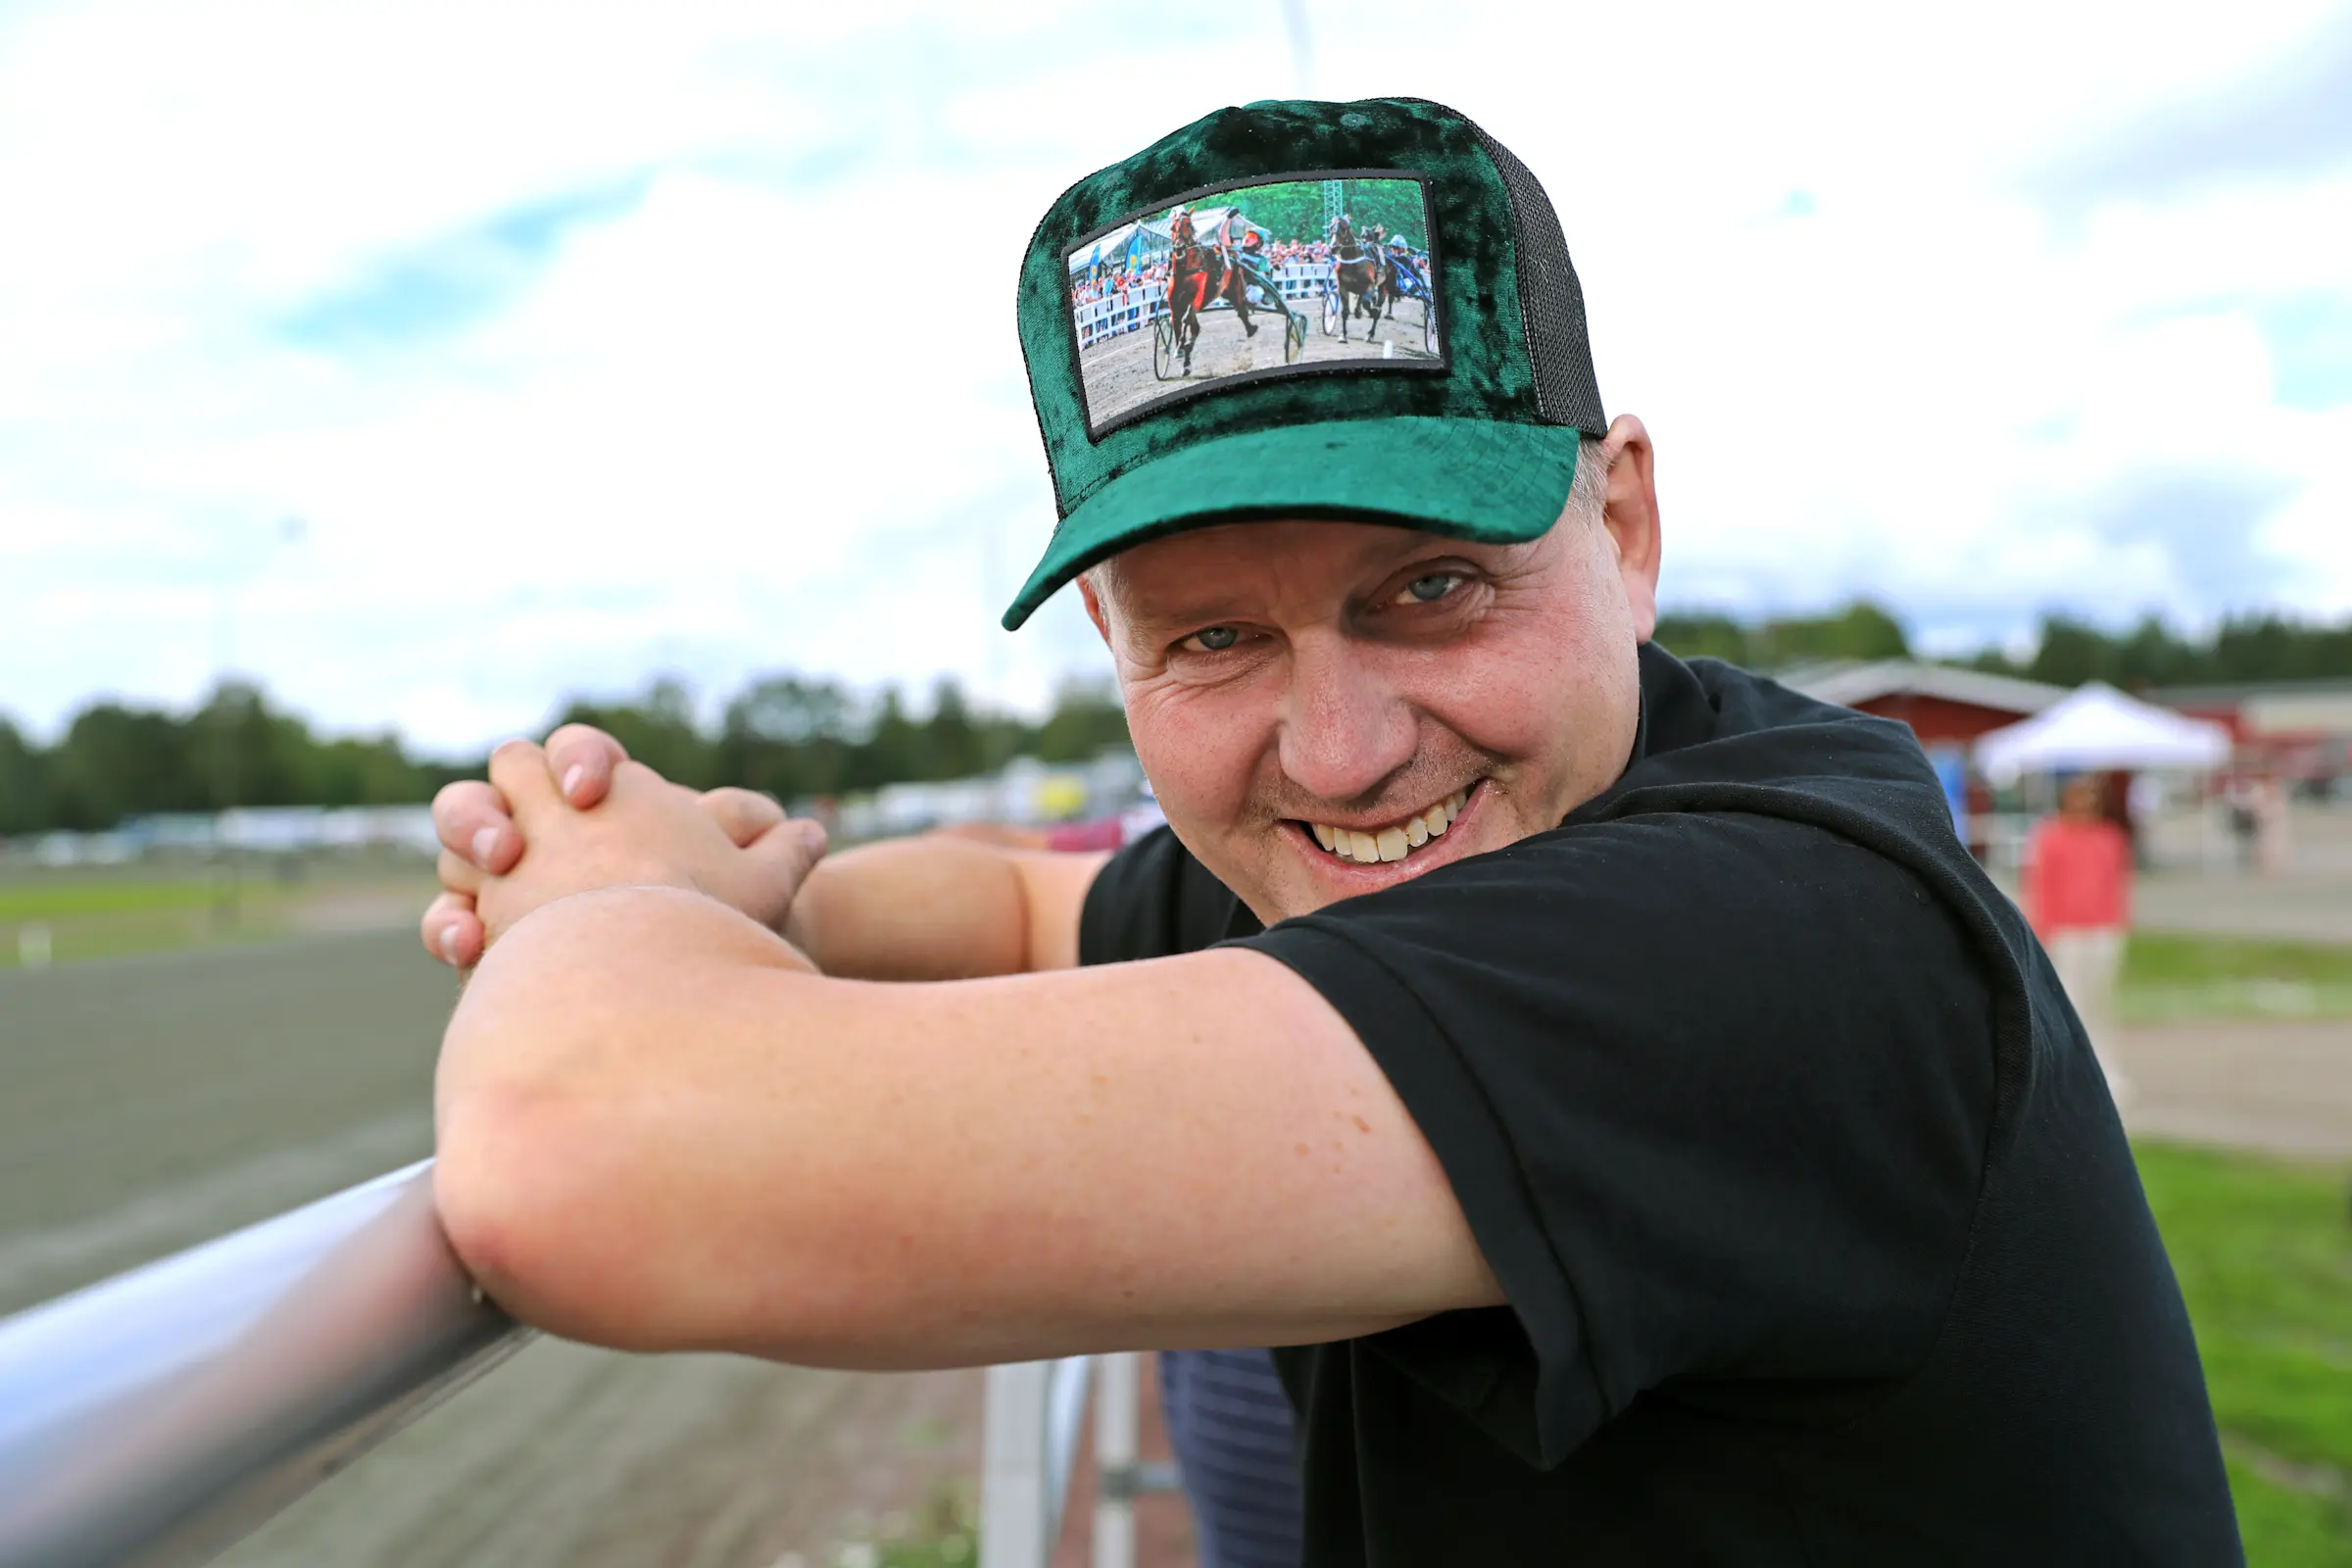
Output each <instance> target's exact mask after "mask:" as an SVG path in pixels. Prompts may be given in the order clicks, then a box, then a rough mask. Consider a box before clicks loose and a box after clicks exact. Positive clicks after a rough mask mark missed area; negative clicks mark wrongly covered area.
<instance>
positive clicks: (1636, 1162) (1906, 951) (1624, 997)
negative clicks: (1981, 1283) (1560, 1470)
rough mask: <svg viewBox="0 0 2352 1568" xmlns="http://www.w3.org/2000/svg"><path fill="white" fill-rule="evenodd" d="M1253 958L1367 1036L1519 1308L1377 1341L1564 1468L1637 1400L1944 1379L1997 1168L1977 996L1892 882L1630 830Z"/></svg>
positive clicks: (1850, 864)
mask: <svg viewBox="0 0 2352 1568" xmlns="http://www.w3.org/2000/svg"><path fill="white" fill-rule="evenodd" d="M1247 945H1248V946H1250V947H1254V948H1258V949H1260V950H1261V951H1263V952H1265V953H1267V954H1269V955H1270V956H1273V957H1275V958H1278V959H1280V960H1281V961H1282V962H1284V963H1286V964H1288V965H1289V966H1290V967H1291V968H1293V969H1294V970H1296V971H1297V972H1298V973H1299V974H1300V975H1301V976H1303V977H1304V978H1305V979H1306V980H1307V981H1308V982H1309V983H1310V984H1312V985H1313V986H1315V988H1316V989H1317V990H1318V991H1319V992H1320V993H1321V994H1322V995H1323V996H1324V998H1325V999H1327V1000H1328V1001H1329V1002H1330V1003H1331V1004H1332V1005H1333V1006H1334V1007H1336V1008H1337V1009H1338V1010H1339V1011H1340V1013H1341V1014H1342V1015H1343V1016H1344V1017H1346V1018H1347V1020H1348V1023H1349V1024H1350V1026H1351V1027H1352V1028H1353V1029H1354V1031H1355V1033H1356V1034H1357V1036H1358V1037H1359V1038H1360V1039H1361V1040H1362V1041H1363V1043H1364V1045H1365V1047H1366V1048H1367V1049H1368V1050H1369V1051H1370V1052H1371V1054H1372V1055H1373V1056H1374V1058H1375V1059H1376V1060H1377V1061H1378V1062H1379V1064H1380V1066H1381V1068H1382V1070H1383V1071H1384V1072H1385V1073H1386V1074H1387V1076H1388V1078H1389V1080H1390V1082H1391V1083H1392V1084H1393V1085H1394V1086H1395V1088H1396V1090H1397V1094H1398V1095H1399V1097H1400V1098H1401V1099H1402V1100H1403V1102H1404V1103H1405V1105H1406V1107H1407V1109H1408V1110H1409V1111H1410V1112H1411V1114H1412V1115H1413V1117H1414V1119H1415V1121H1416V1123H1417V1124H1418V1125H1419V1127H1420V1129H1421V1131H1422V1133H1423V1135H1424V1136H1425V1137H1427V1138H1428V1140H1429V1142H1430V1145H1431V1147H1432V1148H1433V1149H1434V1150H1435V1152H1437V1155H1438V1157H1439V1159H1440V1161H1441V1162H1442V1164H1443V1165H1444V1166H1445V1169H1446V1174H1447V1177H1448V1179H1449V1180H1450V1182H1451V1183H1452V1186H1453V1189H1454V1193H1455V1196H1456V1198H1457V1199H1458V1200H1459V1201H1460V1202H1461V1205H1462V1208H1463V1211H1464V1213H1465V1215H1466V1216H1467V1218H1468V1220H1469V1223H1470V1226H1471V1229H1472V1231H1473V1233H1474V1234H1475V1236H1476V1237H1477V1240H1478V1242H1479V1245H1480V1247H1481V1249H1482V1250H1483V1251H1484V1252H1485V1254H1486V1257H1487V1260H1488V1263H1489V1265H1490V1266H1491V1267H1492V1268H1493V1269H1494V1270H1495V1276H1496V1278H1497V1280H1498V1281H1499V1282H1500V1284H1501V1286H1502V1288H1503V1291H1504V1294H1505V1296H1506V1297H1507V1299H1508V1300H1509V1303H1510V1308H1511V1310H1510V1311H1509V1312H1507V1313H1504V1312H1482V1313H1456V1314H1446V1315H1445V1316H1443V1317H1441V1318H1436V1319H1431V1320H1429V1321H1427V1322H1425V1323H1421V1324H1415V1325H1411V1326H1409V1327H1407V1328H1405V1329H1402V1330H1398V1331H1396V1333H1394V1334H1392V1335H1386V1336H1379V1337H1376V1339H1375V1341H1374V1342H1372V1343H1373V1345H1374V1348H1376V1349H1378V1350H1379V1351H1380V1352H1381V1353H1383V1354H1385V1355H1387V1356H1389V1357H1390V1358H1392V1359H1394V1360H1396V1361H1397V1362H1399V1363H1400V1364H1401V1365H1402V1367H1403V1370H1405V1371H1406V1372H1407V1373H1409V1374H1411V1375H1413V1376H1414V1377H1415V1378H1416V1379H1417V1380H1418V1381H1420V1382H1421V1383H1422V1384H1423V1385H1424V1386H1426V1387H1428V1388H1430V1389H1431V1390H1433V1391H1434V1392H1436V1393H1437V1394H1439V1395H1440V1396H1441V1397H1446V1398H1447V1399H1448V1400H1449V1401H1450V1402H1452V1403H1454V1404H1455V1405H1456V1406H1457V1407H1459V1408H1462V1409H1463V1410H1464V1411H1465V1412H1466V1413H1467V1414H1469V1415H1470V1416H1471V1417H1472V1418H1473V1419H1474V1420H1476V1421H1477V1422H1479V1424H1481V1425H1483V1426H1485V1427H1486V1428H1487V1429H1488V1430H1489V1431H1490V1432H1491V1433H1492V1434H1493V1435H1494V1436H1495V1437H1496V1438H1498V1439H1499V1440H1501V1441H1502V1442H1504V1443H1505V1444H1506V1445H1507V1446H1510V1447H1512V1448H1513V1449H1515V1450H1517V1451H1519V1452H1520V1453H1522V1454H1523V1455H1524V1456H1526V1457H1528V1458H1529V1459H1531V1460H1533V1461H1536V1462H1539V1463H1544V1464H1554V1463H1557V1462H1559V1461H1560V1460H1561V1459H1562V1458H1564V1457H1565V1456H1566V1455H1567V1454H1568V1453H1569V1452H1571V1451H1572V1450H1574V1448H1575V1447H1576V1446H1578V1445H1579V1444H1581V1443H1582V1442H1583V1441H1584V1440H1585V1438H1587V1437H1588V1436H1590V1435H1591V1434H1592V1433H1593V1431H1594V1430H1595V1429H1597V1428H1598V1427H1599V1426H1600V1424H1601V1423H1603V1422H1605V1421H1607V1420H1608V1419H1610V1418H1611V1417H1613V1416H1615V1415H1617V1414H1618V1413H1620V1412H1622V1411H1623V1410H1625V1409H1626V1408H1627V1406H1628V1405H1630V1404H1631V1403H1632V1402H1633V1401H1634V1399H1636V1398H1637V1397H1641V1396H1642V1395H1643V1394H1645V1393H1647V1392H1649V1391H1652V1390H1671V1391H1673V1392H1674V1393H1675V1394H1676V1395H1677V1396H1678V1397H1686V1398H1690V1399H1693V1400H1704V1399H1706V1398H1707V1397H1709V1393H1710V1390H1711V1389H1715V1390H1720V1389H1724V1388H1729V1387H1732V1386H1734V1385H1737V1386H1738V1387H1739V1388H1740V1389H1742V1390H1752V1389H1754V1388H1756V1387H1758V1386H1759V1385H1758V1383H1757V1381H1756V1380H1773V1379H1784V1380H1789V1386H1790V1387H1791V1388H1792V1389H1793V1388H1796V1387H1799V1386H1802V1387H1805V1388H1810V1389H1815V1390H1819V1389H1823V1388H1828V1389H1831V1390H1832V1391H1833V1393H1834V1392H1835V1391H1836V1390H1837V1389H1838V1388H1839V1387H1840V1386H1841V1385H1842V1386H1846V1387H1850V1388H1854V1389H1861V1388H1865V1387H1869V1386H1873V1385H1876V1386H1879V1387H1881V1388H1883V1387H1884V1383H1883V1380H1887V1379H1899V1378H1901V1377H1903V1376H1905V1375H1907V1374H1909V1373H1910V1372H1912V1371H1913V1370H1915V1369H1916V1368H1917V1367H1918V1366H1919V1364H1920V1363H1921V1362H1922V1361H1923V1360H1924V1359H1925V1358H1926V1356H1927V1354H1928V1352H1929V1349H1930V1348H1931V1347H1932V1346H1933V1344H1934V1342H1935V1338H1936V1332H1937V1330H1938V1328H1939V1326H1940V1325H1941V1323H1942V1320H1943V1316H1944V1312H1945V1309H1946V1303H1947V1301H1948V1299H1949V1297H1950V1295H1951V1291H1952V1288H1953V1284H1954V1282H1955V1280H1956V1279H1957V1277H1958V1272H1959V1267H1960V1263H1961V1260H1962V1256H1963V1253H1964V1250H1965V1248H1966V1244H1967V1237H1968V1230H1969V1225H1970V1222H1971V1218H1972V1216H1973V1214H1974V1210H1975V1203H1976V1197H1977V1192H1978V1189H1979V1186H1980V1184H1981V1180H1982V1175H1983V1170H1984V1164H1985V1147H1986V1140H1987V1138H1988V1136H1989V1130H1990V1126H1991V1121H1992V1100H1993V1064H1992V1005H1993V1004H1992V996H1991V992H1990V989H1989V987H1988V986H1987V985H1986V983H1985V980H1984V978H1983V977H1982V976H1981V974H1980V972H1979V971H1978V969H1977V967H1976V964H1975V961H1974V959H1973V958H1972V956H1971V955H1970V952H1969V950H1968V948H1967V946H1966V945H1965V943H1964V940H1963V937H1962V933H1961V927H1960V925H1959V923H1958V922H1957V920H1956V919H1955V918H1954V917H1953V916H1952V915H1951V914H1949V913H1947V912H1946V911H1945V910H1944V909H1943V907H1941V906H1939V905H1938V904H1937V903H1936V902H1935V901H1934V900H1933V898H1932V897H1931V896H1930V894H1929V893H1928V891H1927V890H1926V888H1925V887H1924V886H1923V885H1922V883H1921V882H1920V881H1919V880H1918V879H1917V878H1916V877H1914V876H1913V875H1912V873H1910V872H1909V871H1908V870H1906V869H1904V868H1903V867H1901V866H1899V865H1898V864H1896V863H1895V862H1894V861H1892V860H1889V859H1887V858H1883V857H1881V856H1879V855H1877V854H1875V853H1873V852H1871V851H1868V850H1865V849H1862V848H1860V847H1858V846H1856V845H1854V844H1853V843H1851V842H1850V841H1847V840H1845V839H1843V838H1840V837H1838V835H1836V834H1834V833H1831V832H1829V831H1827V830H1825V829H1821V828H1817V827H1812V826H1807V825H1804V824H1800V823H1797V822H1792V821H1787V820H1783V819H1779V818H1775V817H1770V816H1764V815H1754V814H1744V813H1736V812H1721V813H1695V812H1675V813H1656V814H1650V815H1637V816H1628V817H1623V818H1618V819H1613V820H1609V821H1604V822H1598V823H1592V824H1583V825H1577V826H1572V827H1565V828H1561V829H1558V830H1555V831H1553V832H1550V833H1545V834H1540V835H1537V836H1536V837H1534V838H1530V839H1527V840H1523V841H1521V842H1520V843H1518V844H1516V845H1512V846H1510V847H1508V848H1505V849H1501V850H1497V851H1495V852H1492V853H1490V854H1485V855H1480V856H1476V857H1473V858H1469V859H1465V860H1462V861H1458V862H1456V863H1454V864H1451V865H1446V866H1443V867H1440V868H1439V869H1437V870H1435V871H1432V872H1430V873H1428V874H1427V875H1424V876H1421V877H1418V878H1415V879H1414V880H1412V881H1410V882H1406V883H1403V884H1400V885H1398V886H1397V887H1394V888H1390V889H1387V890H1384V891H1383V892H1380V893H1378V894H1374V895H1371V896H1368V897H1365V898H1359V899H1353V900H1348V901H1347V902H1345V903H1341V904H1338V905H1334V906H1331V907H1328V908H1325V909H1322V910H1318V911H1316V912H1314V913H1312V914H1309V915H1305V916H1302V917H1300V918H1298V919H1295V920H1289V921H1285V922H1283V923H1281V924H1279V925H1277V926H1275V927H1273V928H1272V929H1271V930H1269V931H1266V932H1264V933H1263V934H1261V935H1258V936H1255V937H1251V938H1249V939H1247ZM1832 1402H1833V1403H1834V1402H1835V1400H1834V1397H1833V1401H1832ZM1749 1407H1752V1404H1751V1405H1750V1406H1749Z"/></svg>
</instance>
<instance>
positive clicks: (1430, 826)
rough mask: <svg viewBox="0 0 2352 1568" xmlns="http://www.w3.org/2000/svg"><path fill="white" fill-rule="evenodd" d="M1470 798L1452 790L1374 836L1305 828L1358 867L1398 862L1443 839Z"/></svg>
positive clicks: (1321, 825) (1322, 825)
mask: <svg viewBox="0 0 2352 1568" xmlns="http://www.w3.org/2000/svg"><path fill="white" fill-rule="evenodd" d="M1469 798H1470V792H1469V791H1468V790H1455V791H1454V792H1453V793H1452V794H1451V795H1448V796H1446V798H1445V799H1444V800H1442V801H1440V802H1439V803H1438V804H1437V805H1435V806H1433V807H1431V808H1430V809H1428V810H1426V811H1421V812H1417V813H1416V814H1414V815H1412V816H1408V817H1406V818H1405V819H1404V820H1403V821H1401V822H1398V823H1397V824H1396V825H1395V826H1393V827H1384V828H1382V829H1380V830H1379V831H1377V832H1373V833H1358V832H1357V831H1355V830H1354V829H1353V828H1346V827H1333V826H1332V825H1331V824H1330V823H1328V822H1310V823H1308V824H1307V826H1308V827H1310V828H1312V829H1313V830H1314V834H1315V842H1316V843H1317V844H1320V845H1322V846H1323V847H1324V848H1325V849H1327V850H1329V851H1330V852H1331V853H1332V854H1334V855H1336V856H1338V857H1339V858H1341V859H1343V860H1353V861H1355V862H1356V863H1357V864H1359V865H1372V864H1376V863H1377V862H1379V861H1382V860H1401V859H1403V858H1405V857H1406V856H1407V855H1410V854H1411V853H1412V852H1413V851H1415V850H1417V849H1419V848H1420V847H1421V846H1422V845H1424V844H1427V843H1428V842H1429V841H1430V840H1431V839H1434V838H1441V837H1443V836H1444V835H1445V832H1446V828H1448V827H1450V826H1452V825H1453V819H1454V818H1455V817H1457V816H1459V815H1461V814H1462V803H1463V802H1464V801H1467V800H1468V799H1469Z"/></svg>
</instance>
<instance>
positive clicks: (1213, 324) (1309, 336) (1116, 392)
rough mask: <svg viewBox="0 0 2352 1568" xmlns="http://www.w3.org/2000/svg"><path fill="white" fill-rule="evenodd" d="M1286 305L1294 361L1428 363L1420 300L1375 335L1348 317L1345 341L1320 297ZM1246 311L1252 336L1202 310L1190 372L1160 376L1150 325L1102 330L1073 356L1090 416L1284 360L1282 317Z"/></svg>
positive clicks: (1228, 316) (1229, 315) (1220, 314)
mask: <svg viewBox="0 0 2352 1568" xmlns="http://www.w3.org/2000/svg"><path fill="white" fill-rule="evenodd" d="M1291 309H1293V310H1294V311H1297V312H1299V313H1300V314H1301V315H1302V316H1303V317H1304V318H1305V325H1306V341H1305V342H1304V343H1303V344H1302V345H1301V346H1300V348H1299V359H1298V361H1297V363H1298V364H1299V365H1328V364H1332V363H1335V362H1339V361H1345V360H1358V361H1372V360H1385V359H1394V360H1396V361H1397V362H1399V363H1405V362H1411V363H1418V364H1427V363H1428V362H1429V361H1430V359H1431V358H1432V356H1431V355H1430V354H1429V352H1428V351H1427V350H1425V349H1424V348H1423V347H1422V331H1421V313H1422V311H1423V310H1424V309H1425V307H1424V306H1423V305H1422V303H1421V302H1420V301H1418V300H1407V301H1405V302H1404V304H1403V306H1402V307H1401V309H1402V313H1403V315H1402V319H1398V320H1391V319H1388V318H1387V317H1383V318H1382V319H1381V320H1380V322H1379V335H1378V336H1377V337H1373V338H1367V337H1366V336H1365V328H1366V327H1368V326H1371V325H1372V324H1373V323H1371V322H1369V321H1366V320H1363V319H1360V318H1351V319H1349V321H1348V334H1349V335H1348V338H1347V339H1346V340H1345V341H1343V340H1342V339H1340V338H1338V337H1336V336H1333V337H1327V336H1325V335H1324V333H1323V326H1322V320H1323V307H1322V302H1321V301H1319V300H1316V299H1312V298H1308V299H1299V300H1293V301H1292V302H1291ZM1250 322H1251V324H1252V325H1254V326H1255V327H1256V328H1257V333H1256V335H1255V336H1254V337H1253V336H1250V334H1248V333H1246V332H1244V331H1243V330H1242V322H1241V318H1239V317H1238V316H1236V315H1235V314H1234V313H1233V312H1232V311H1231V310H1230V309H1225V310H1213V311H1206V312H1203V313H1202V314H1201V340H1200V342H1198V343H1197V344H1195V345H1194V347H1193V373H1192V374H1191V375H1190V376H1189V377H1177V378H1174V379H1171V380H1166V381H1162V380H1160V379H1159V378H1158V377H1156V376H1154V375H1153V374H1152V332H1151V331H1149V330H1145V331H1140V332H1126V333H1122V334H1121V335H1119V336H1117V337H1112V338H1104V339H1103V340H1102V341H1101V342H1099V343H1097V344H1095V345H1094V346H1093V347H1091V348H1089V349H1086V350H1084V351H1083V352H1082V353H1080V355H1079V356H1078V368H1079V372H1080V374H1081V375H1082V376H1083V377H1084V378H1085V382H1086V395H1087V402H1088V408H1089V410H1090V411H1091V413H1092V416H1093V418H1094V421H1095V422H1096V423H1097V424H1100V423H1102V422H1103V421H1104V420H1106V419H1110V418H1115V417H1118V416H1119V415H1121V414H1123V413H1125V412H1126V411H1127V410H1129V409H1132V408H1134V407H1136V406H1137V405H1138V404H1141V403H1147V402H1150V401H1151V400H1152V399H1153V398H1158V397H1165V396H1167V395H1168V394H1169V393H1171V392H1177V391H1182V390H1188V389H1194V388H1198V387H1201V386H1204V385H1207V384H1209V383H1211V382H1213V381H1214V380H1215V379H1217V378H1218V377H1220V376H1227V375H1238V374H1240V373H1241V372H1243V371H1245V370H1263V369H1268V368H1274V367H1278V366H1280V365H1282V364H1283V363H1284V362H1283V352H1282V319H1281V318H1280V317H1278V316H1275V315H1274V314H1272V313H1271V312H1268V311H1252V312H1251V313H1250Z"/></svg>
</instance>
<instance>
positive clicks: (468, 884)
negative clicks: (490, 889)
mask: <svg viewBox="0 0 2352 1568" xmlns="http://www.w3.org/2000/svg"><path fill="white" fill-rule="evenodd" d="M433 871H434V874H435V875H436V876H438V877H440V879H441V891H442V892H444V893H454V894H456V895H457V896H458V897H459V898H462V899H467V900H471V899H473V898H475V897H477V896H479V895H480V893H481V891H482V884H483V883H485V882H487V881H489V880H490V873H489V872H487V871H485V870H483V869H482V868H481V867H480V866H478V865H476V864H474V863H473V861H471V860H469V859H467V858H466V857H465V856H463V855H460V854H458V853H457V852H456V851H455V850H443V851H442V852H441V858H440V860H439V861H438V862H437V863H436V864H435V865H434V867H433Z"/></svg>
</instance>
